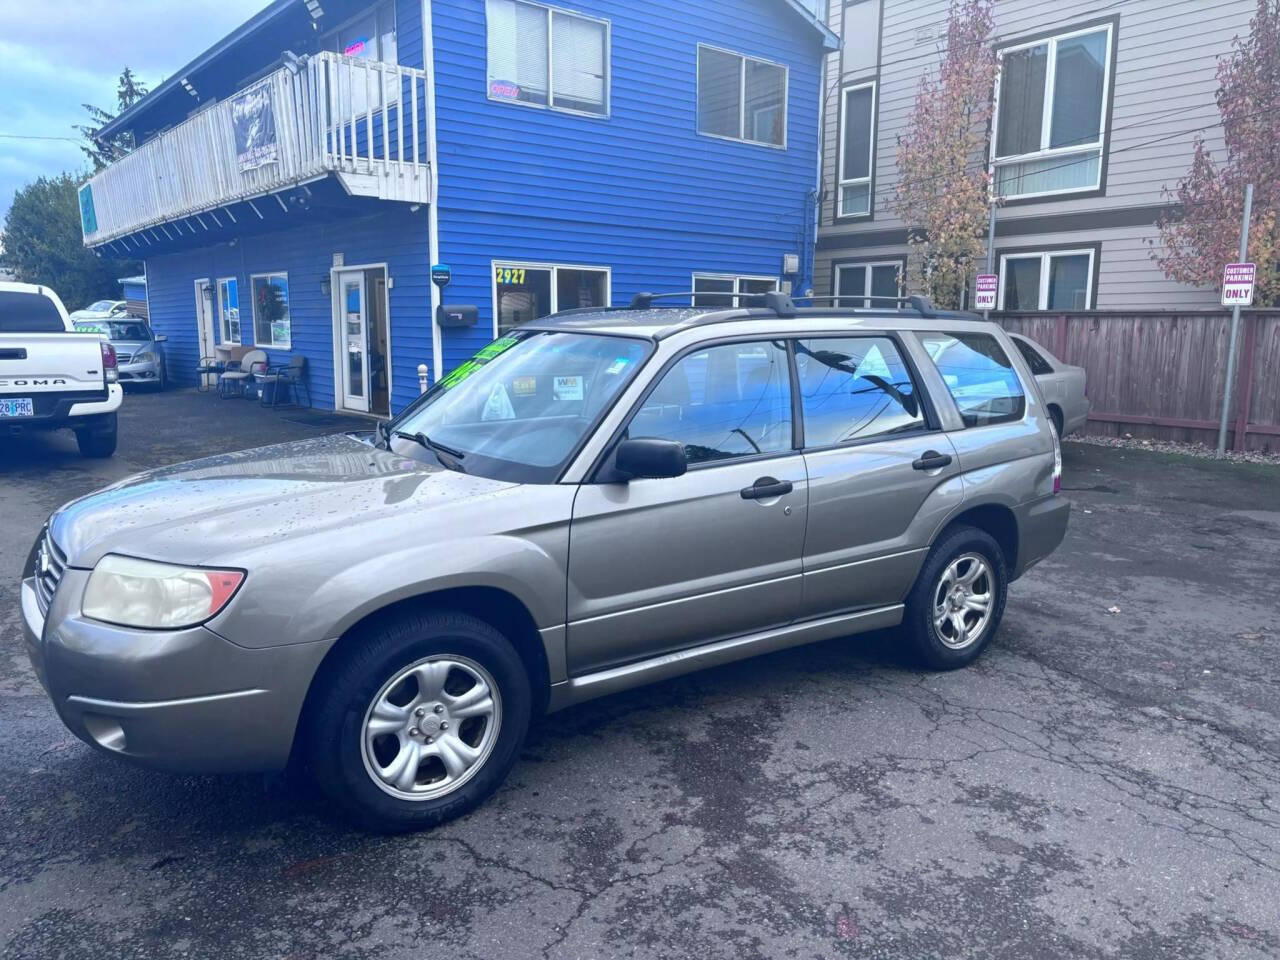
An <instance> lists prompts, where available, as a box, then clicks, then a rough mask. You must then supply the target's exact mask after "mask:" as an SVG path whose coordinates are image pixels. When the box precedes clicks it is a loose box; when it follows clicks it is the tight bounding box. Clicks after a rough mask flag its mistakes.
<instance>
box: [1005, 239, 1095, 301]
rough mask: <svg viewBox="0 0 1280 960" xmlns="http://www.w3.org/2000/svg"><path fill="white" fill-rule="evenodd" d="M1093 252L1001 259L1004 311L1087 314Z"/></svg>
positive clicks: (1091, 279)
mask: <svg viewBox="0 0 1280 960" xmlns="http://www.w3.org/2000/svg"><path fill="white" fill-rule="evenodd" d="M1095 252H1096V251H1094V250H1093V249H1091V248H1090V249H1084V250H1052V251H1045V252H1042V253H1037V252H1031V253H1007V254H1002V255H1001V257H1000V309H1001V310H1088V309H1089V308H1090V306H1091V305H1092V303H1093V258H1094V255H1095Z"/></svg>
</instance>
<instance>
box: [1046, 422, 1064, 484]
mask: <svg viewBox="0 0 1280 960" xmlns="http://www.w3.org/2000/svg"><path fill="white" fill-rule="evenodd" d="M1049 432H1050V433H1052V434H1053V492H1054V493H1061V492H1062V442H1061V441H1060V440H1059V439H1058V431H1057V430H1054V429H1052V428H1050V430H1049Z"/></svg>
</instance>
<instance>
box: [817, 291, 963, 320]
mask: <svg viewBox="0 0 1280 960" xmlns="http://www.w3.org/2000/svg"><path fill="white" fill-rule="evenodd" d="M795 299H796V300H834V301H837V302H838V301H841V300H863V301H866V300H872V301H875V300H879V301H881V302H882V303H886V302H887V303H893V304H899V303H905V304H907V305H908V306H910V307H911V308H912V309H913V310H915V311H916V312H917V313H919V314H920V316H922V317H925V318H926V319H929V320H933V319H935V318H936V317H937V316H938V312H937V310H936V309H935V308H934V306H933V301H931V300H930V299H929V298H928V297H926V296H923V295H921V294H912V295H911V296H909V297H885V296H875V295H872V296H867V297H864V296H857V295H852V296H851V295H850V294H847V293H846V294H844V295H843V296H836V295H834V294H833V295H831V296H827V295H823V296H809V297H796V298H795ZM873 305H874V304H873Z"/></svg>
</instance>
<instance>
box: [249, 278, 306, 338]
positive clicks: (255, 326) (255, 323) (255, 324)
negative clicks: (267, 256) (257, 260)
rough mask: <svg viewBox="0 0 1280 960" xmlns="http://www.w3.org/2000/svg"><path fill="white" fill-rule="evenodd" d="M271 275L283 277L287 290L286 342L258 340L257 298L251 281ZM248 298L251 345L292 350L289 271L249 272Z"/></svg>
mask: <svg viewBox="0 0 1280 960" xmlns="http://www.w3.org/2000/svg"><path fill="white" fill-rule="evenodd" d="M271 277H284V282H285V287H286V289H288V291H289V300H290V303H289V340H288V342H287V343H276V342H275V340H274V339H272V341H271V342H270V343H260V342H259V341H258V298H257V297H256V296H255V295H254V290H253V281H255V280H263V279H268V280H269V279H270V278H271ZM249 299H250V300H251V301H253V311H252V312H253V345H254V346H255V347H264V348H266V349H268V350H292V349H293V303H292V300H293V286H292V285H291V284H290V283H289V271H287V270H267V271H265V272H263V273H251V274H249ZM240 329H241V334H240V335H241V336H244V332H243V331H244V321H243V320H242V321H241V326H240Z"/></svg>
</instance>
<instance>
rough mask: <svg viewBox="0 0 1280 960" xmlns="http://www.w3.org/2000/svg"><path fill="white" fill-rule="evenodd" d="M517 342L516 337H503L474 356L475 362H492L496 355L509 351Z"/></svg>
mask: <svg viewBox="0 0 1280 960" xmlns="http://www.w3.org/2000/svg"><path fill="white" fill-rule="evenodd" d="M518 342H519V338H517V337H503V338H502V339H501V340H495V341H493V343H491V344H489V345H488V346H487V347H485V348H484V349H482V350H481V351H480V352H479V353H477V354H476V355H475V359H476V360H492V359H493V358H494V357H496V356H497V355H498V354H500V353H502V352H503V351H505V350H510V349H511V348H512V347H514V346H515V345H516V344H517V343H518Z"/></svg>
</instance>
